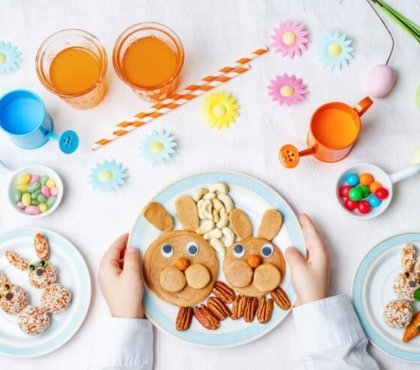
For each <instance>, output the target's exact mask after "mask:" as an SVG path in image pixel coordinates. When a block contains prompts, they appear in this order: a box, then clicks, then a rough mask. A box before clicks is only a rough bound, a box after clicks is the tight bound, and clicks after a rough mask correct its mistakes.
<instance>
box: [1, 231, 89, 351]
mask: <svg viewBox="0 0 420 370" xmlns="http://www.w3.org/2000/svg"><path fill="white" fill-rule="evenodd" d="M37 232H39V233H43V234H45V235H46V236H47V238H48V240H49V243H50V254H51V256H50V262H51V263H52V264H53V265H55V266H56V267H57V269H58V272H59V274H58V281H59V282H60V283H61V284H62V285H63V286H65V287H67V288H69V289H70V290H71V292H72V303H71V305H70V306H69V307H68V308H67V309H66V310H65V311H63V312H61V313H59V314H56V315H52V317H51V325H50V327H49V328H48V329H47V330H46V331H45V333H44V334H43V335H40V336H29V335H26V334H25V333H23V332H22V331H20V329H19V328H18V326H17V319H16V316H11V315H7V314H5V313H4V312H3V311H2V310H0V328H1V330H0V354H1V355H6V356H11V357H20V358H30V357H37V356H42V355H45V354H47V353H50V352H52V351H54V350H56V349H58V348H60V347H61V346H62V345H64V344H65V343H66V342H67V341H68V340H70V338H71V337H73V335H75V334H76V332H77V331H78V330H79V328H80V326H81V325H82V323H83V321H84V319H85V317H86V315H87V312H88V309H89V305H90V298H91V281H90V274H89V270H88V268H87V266H86V263H85V261H84V259H83V257H82V256H81V254H80V253H79V251H78V250H77V249H76V247H75V246H74V245H73V244H72V243H70V242H69V241H68V240H66V239H65V238H63V237H62V236H61V235H58V234H56V233H54V232H52V231H49V230H44V229H40V228H27V229H19V230H14V231H10V232H7V233H5V234H1V235H0V271H3V272H4V273H5V274H6V276H7V278H8V279H9V280H10V281H11V282H12V283H13V284H16V285H20V286H21V287H23V288H24V289H25V290H26V291H27V292H28V293H29V297H30V303H31V304H33V305H36V306H39V305H40V299H41V294H42V289H36V288H34V287H33V286H31V285H30V284H29V281H28V275H27V273H26V272H24V271H20V270H17V269H16V268H14V267H13V266H11V265H10V264H9V262H8V261H7V259H6V257H5V256H4V252H5V251H6V250H13V251H16V252H18V253H19V254H20V255H22V256H24V257H25V258H27V259H28V260H30V261H35V260H36V255H35V252H34V248H33V240H34V236H35V234H36V233H37Z"/></svg>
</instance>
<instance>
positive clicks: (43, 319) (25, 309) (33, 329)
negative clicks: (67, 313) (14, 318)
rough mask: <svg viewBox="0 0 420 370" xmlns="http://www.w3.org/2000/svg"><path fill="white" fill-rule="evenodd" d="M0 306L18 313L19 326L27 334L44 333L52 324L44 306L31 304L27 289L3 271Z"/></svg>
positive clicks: (0, 278)
mask: <svg viewBox="0 0 420 370" xmlns="http://www.w3.org/2000/svg"><path fill="white" fill-rule="evenodd" d="M0 308H1V309H2V310H3V311H4V312H5V313H7V314H10V315H18V325H19V328H20V329H21V330H22V331H24V332H25V333H26V334H29V335H39V334H42V333H43V332H44V331H45V330H46V329H47V328H48V327H49V325H50V316H49V314H48V313H47V311H46V310H45V309H44V308H40V307H35V306H31V305H30V304H29V301H28V294H27V293H26V291H25V290H24V289H23V288H21V287H20V286H17V285H14V284H12V283H11V282H10V281H9V280H8V279H7V277H6V275H5V274H4V273H3V272H1V271H0Z"/></svg>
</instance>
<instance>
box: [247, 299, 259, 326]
mask: <svg viewBox="0 0 420 370" xmlns="http://www.w3.org/2000/svg"><path fill="white" fill-rule="evenodd" d="M257 308H258V298H256V297H247V298H246V305H245V311H244V320H245V322H252V321H254V318H255V314H256V313H257Z"/></svg>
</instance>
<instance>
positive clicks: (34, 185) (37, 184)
mask: <svg viewBox="0 0 420 370" xmlns="http://www.w3.org/2000/svg"><path fill="white" fill-rule="evenodd" d="M40 188H41V183H40V182H39V181H35V182H33V183H32V184H30V185H29V187H28V191H29V192H30V193H33V192H34V191H36V190H38V189H40Z"/></svg>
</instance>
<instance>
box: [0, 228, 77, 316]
mask: <svg viewBox="0 0 420 370" xmlns="http://www.w3.org/2000/svg"><path fill="white" fill-rule="evenodd" d="M34 249H35V253H36V255H37V256H38V258H39V260H38V261H36V262H34V263H31V264H30V263H29V262H28V261H27V260H26V259H25V258H23V257H22V256H20V255H19V254H18V253H16V252H13V251H6V257H7V259H8V260H9V262H10V263H11V264H12V265H13V266H14V267H16V268H18V269H19V270H22V271H26V272H27V273H28V276H29V282H30V283H31V285H33V286H34V287H35V288H39V289H44V291H43V293H42V297H41V304H42V306H43V308H44V309H45V310H46V311H47V312H49V313H53V314H54V313H59V312H61V311H63V310H65V309H66V308H67V307H68V306H69V304H70V301H71V293H70V291H69V290H68V289H66V288H64V287H63V286H62V285H61V284H58V283H55V281H56V280H57V277H58V272H57V269H56V268H55V266H54V265H52V264H51V263H50V262H49V257H50V247H49V243H48V240H47V238H46V237H45V235H43V234H40V233H38V234H36V235H35V239H34Z"/></svg>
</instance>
